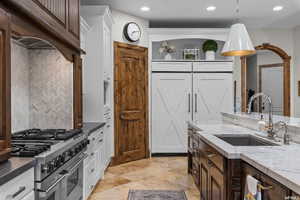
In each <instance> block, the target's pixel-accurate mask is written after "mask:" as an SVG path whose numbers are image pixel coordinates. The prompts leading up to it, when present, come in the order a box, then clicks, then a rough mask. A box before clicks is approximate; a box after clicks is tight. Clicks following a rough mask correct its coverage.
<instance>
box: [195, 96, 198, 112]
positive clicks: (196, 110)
mask: <svg viewBox="0 0 300 200" xmlns="http://www.w3.org/2000/svg"><path fill="white" fill-rule="evenodd" d="M197 107H198V105H197V94H195V112H198V108H197Z"/></svg>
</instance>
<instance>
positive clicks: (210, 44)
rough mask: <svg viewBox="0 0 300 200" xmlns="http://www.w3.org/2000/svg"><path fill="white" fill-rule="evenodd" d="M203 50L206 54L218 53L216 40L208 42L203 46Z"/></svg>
mask: <svg viewBox="0 0 300 200" xmlns="http://www.w3.org/2000/svg"><path fill="white" fill-rule="evenodd" d="M202 50H203V51H204V52H207V51H214V52H217V50H218V44H217V42H216V41H214V40H206V41H205V42H204V43H203V45H202Z"/></svg>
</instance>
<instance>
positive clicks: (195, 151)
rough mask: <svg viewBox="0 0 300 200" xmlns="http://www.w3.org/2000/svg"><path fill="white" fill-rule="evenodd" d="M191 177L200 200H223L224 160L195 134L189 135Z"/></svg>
mask: <svg viewBox="0 0 300 200" xmlns="http://www.w3.org/2000/svg"><path fill="white" fill-rule="evenodd" d="M188 141H189V155H191V156H190V157H189V159H192V161H191V163H192V165H189V166H190V167H191V169H190V170H189V172H191V175H192V176H193V179H194V181H195V184H196V186H197V187H198V188H199V191H200V197H201V200H225V175H224V173H223V170H224V158H223V156H221V155H220V154H219V153H217V152H216V151H215V150H214V149H213V148H211V147H210V146H209V145H207V144H205V143H204V142H203V141H202V140H201V139H200V138H199V137H198V135H197V134H192V131H190V134H189V140H188Z"/></svg>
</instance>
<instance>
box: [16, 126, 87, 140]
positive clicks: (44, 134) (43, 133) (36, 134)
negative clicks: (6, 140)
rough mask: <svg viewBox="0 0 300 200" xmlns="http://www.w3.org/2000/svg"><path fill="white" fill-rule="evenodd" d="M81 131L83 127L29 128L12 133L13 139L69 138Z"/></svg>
mask: <svg viewBox="0 0 300 200" xmlns="http://www.w3.org/2000/svg"><path fill="white" fill-rule="evenodd" d="M81 132H82V130H81V129H72V130H66V129H28V130H24V131H19V132H16V133H14V134H12V140H38V141H40V140H42V141H44V140H68V139H70V138H72V137H74V136H76V135H78V134H80V133H81Z"/></svg>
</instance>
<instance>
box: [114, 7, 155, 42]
mask: <svg viewBox="0 0 300 200" xmlns="http://www.w3.org/2000/svg"><path fill="white" fill-rule="evenodd" d="M112 17H113V20H114V23H113V26H112V39H113V41H118V42H125V43H130V44H135V45H139V46H143V47H148V28H149V21H148V20H145V19H142V18H139V17H135V16H132V15H129V14H126V13H123V12H120V11H117V10H112ZM128 22H135V23H137V24H138V25H139V26H140V28H141V30H142V36H141V39H140V41H138V42H136V43H131V42H128V41H127V40H126V39H125V38H124V35H123V28H124V26H125V25H126V24H127V23H128Z"/></svg>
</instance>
